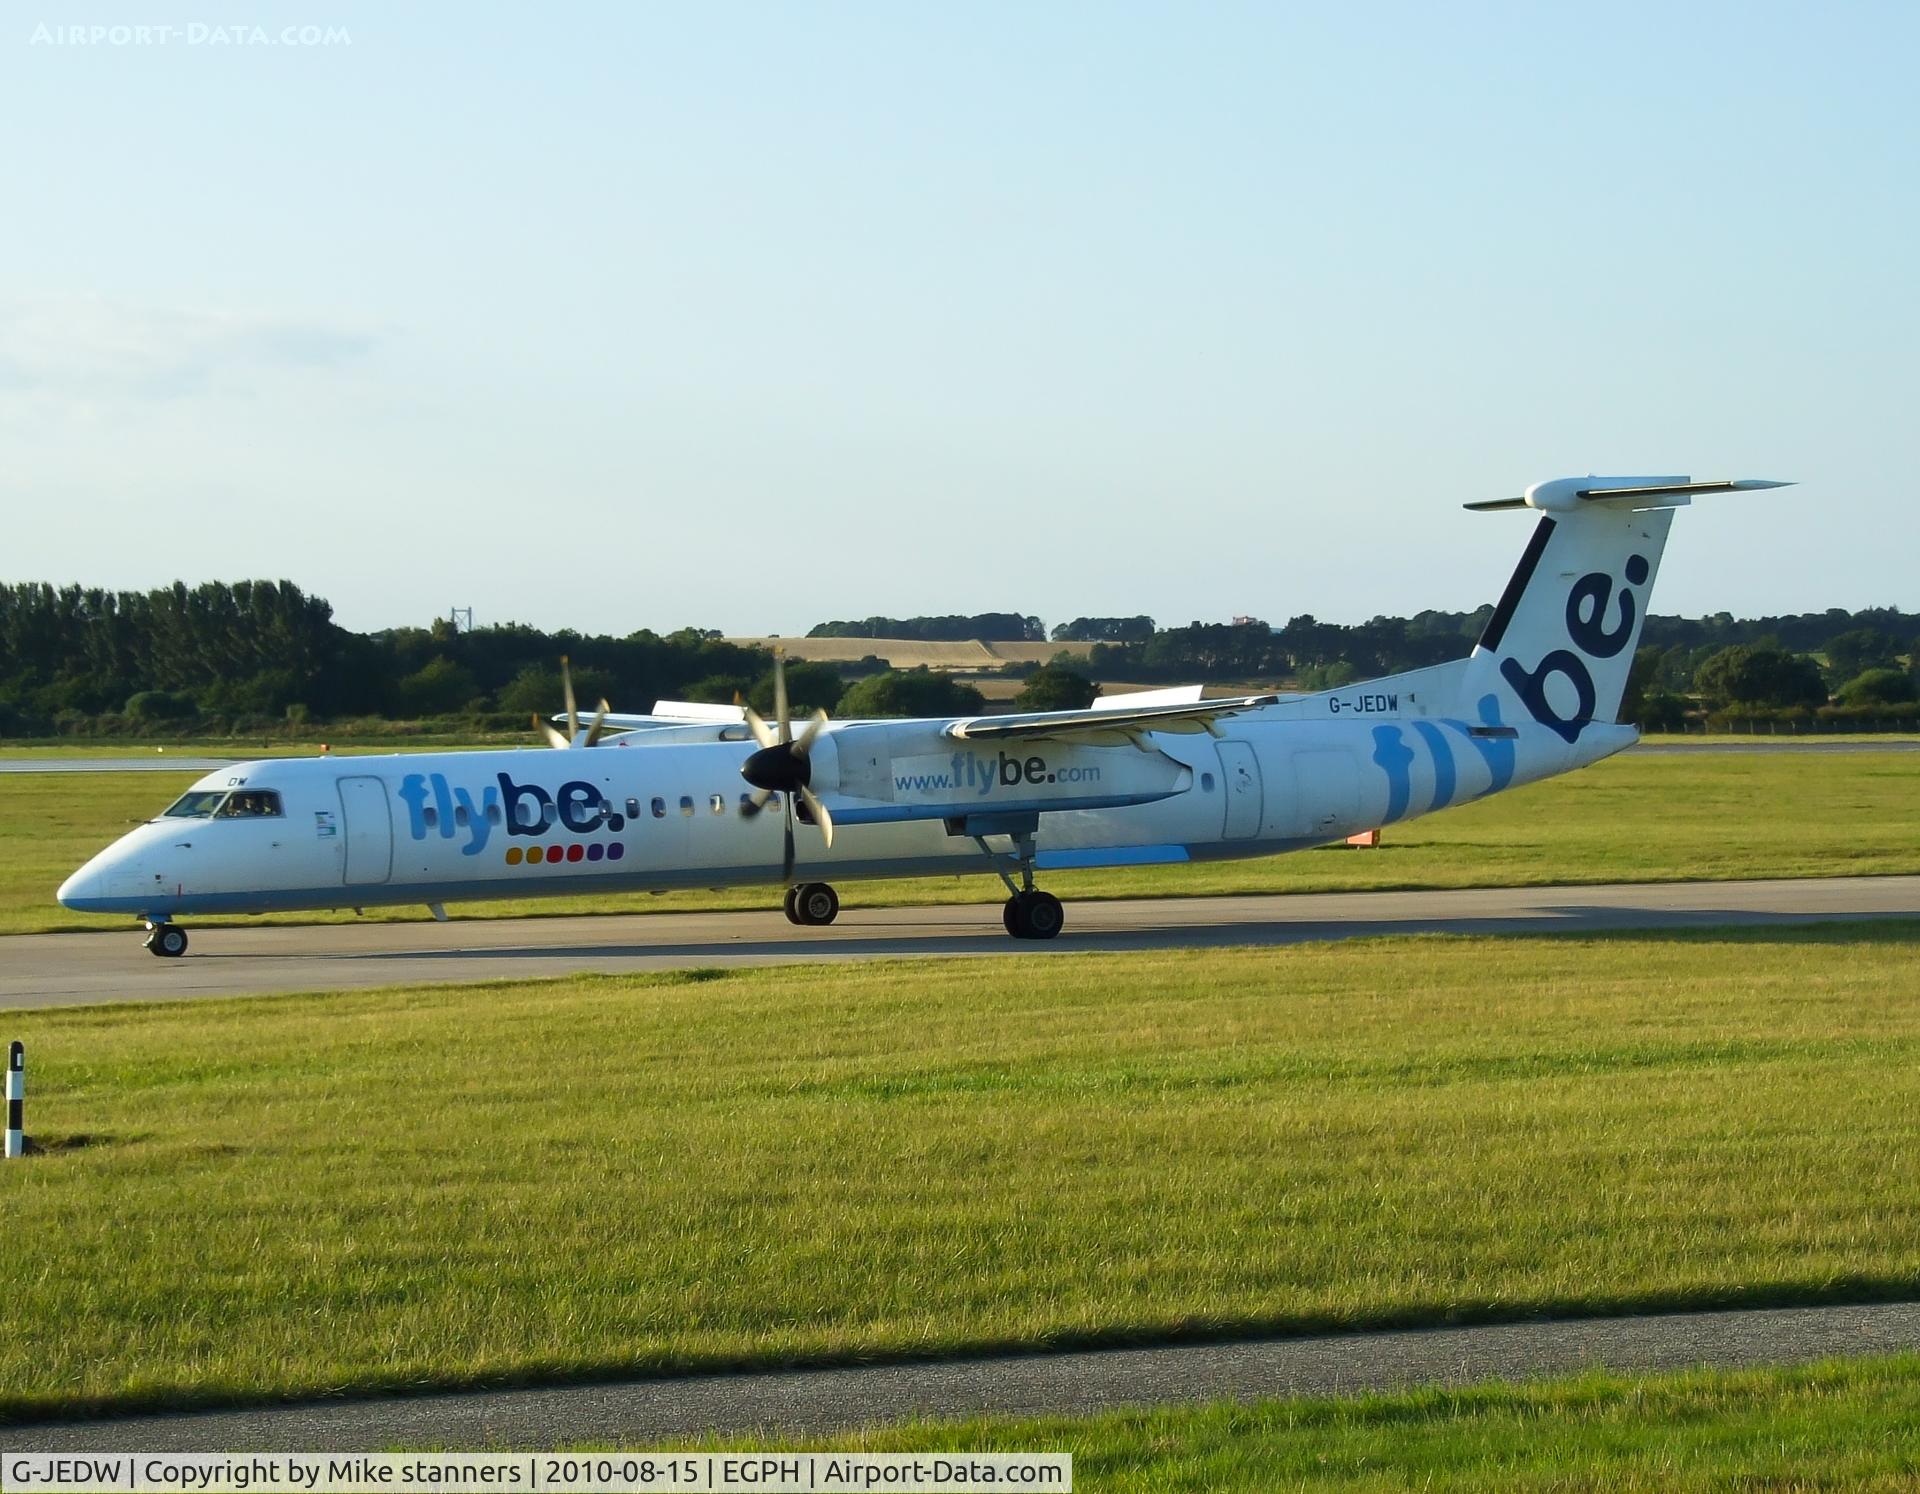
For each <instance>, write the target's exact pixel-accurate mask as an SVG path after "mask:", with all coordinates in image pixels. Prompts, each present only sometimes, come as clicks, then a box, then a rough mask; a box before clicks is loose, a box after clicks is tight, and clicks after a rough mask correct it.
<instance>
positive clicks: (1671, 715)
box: [1620, 690, 1687, 731]
mask: <svg viewBox="0 0 1920 1494" xmlns="http://www.w3.org/2000/svg"><path fill="white" fill-rule="evenodd" d="M1620 714H1621V715H1622V717H1623V718H1625V719H1626V720H1628V721H1631V722H1632V723H1633V724H1634V725H1635V726H1637V727H1639V728H1640V730H1642V731H1681V730H1683V729H1684V728H1685V727H1686V724H1687V703H1686V701H1685V700H1684V699H1682V698H1681V697H1680V696H1678V695H1675V694H1673V693H1672V692H1671V691H1667V690H1653V691H1650V692H1648V693H1647V694H1646V695H1645V696H1643V697H1642V698H1641V700H1640V703H1639V706H1638V708H1637V709H1636V710H1635V711H1634V712H1633V713H1632V714H1631V715H1629V714H1628V713H1627V712H1626V711H1625V709H1624V708H1623V709H1622V711H1621V713H1620Z"/></svg>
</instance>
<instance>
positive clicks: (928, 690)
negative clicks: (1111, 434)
mask: <svg viewBox="0 0 1920 1494" xmlns="http://www.w3.org/2000/svg"><path fill="white" fill-rule="evenodd" d="M1490 610H1491V609H1488V608H1481V609H1478V610H1477V611H1473V612H1444V611H1425V612H1419V613H1416V614H1414V615H1413V616H1412V617H1384V616H1383V617H1375V618H1371V619H1369V620H1368V621H1367V622H1364V623H1357V624H1352V625H1345V624H1339V623H1323V622H1320V621H1319V620H1318V619H1316V618H1314V617H1312V616H1309V615H1305V614H1303V615H1301V616H1298V617H1294V618H1292V619H1290V620H1289V621H1287V622H1286V623H1285V624H1283V625H1281V626H1279V627H1273V626H1271V625H1269V624H1267V623H1265V622H1259V621H1242V622H1237V623H1203V622H1193V623H1189V624H1188V625H1186V626H1184V627H1170V628H1161V627H1158V626H1156V625H1155V624H1154V621H1153V619H1152V618H1150V617H1145V616H1140V617H1128V618H1077V619H1075V620H1074V621H1073V622H1072V623H1069V624H1064V625H1062V626H1061V627H1060V628H1056V629H1054V630H1053V634H1054V638H1055V639H1056V641H1062V642H1064V641H1069V636H1068V635H1072V637H1073V639H1074V640H1075V641H1085V640H1089V639H1091V640H1094V641H1093V646H1092V648H1091V650H1090V658H1089V660H1088V662H1087V663H1086V664H1084V665H1082V664H1077V663H1075V664H1069V663H1067V662H1065V661H1056V662H1055V664H1053V665H1051V666H1048V667H1047V668H1046V669H1044V670H1042V671H1038V672H1035V671H1033V670H1032V669H1030V668H1029V669H1026V670H1024V671H1022V672H1023V674H1025V675H1027V676H1029V677H1028V678H1027V680H1026V685H1027V688H1026V690H1025V692H1024V693H1023V695H1022V697H1021V700H1020V702H1019V704H1021V705H1024V706H1029V707H1031V708H1033V709H1050V708H1059V707H1063V706H1066V705H1070V704H1073V703H1075V702H1079V701H1081V698H1082V697H1083V696H1086V695H1087V694H1088V692H1090V691H1091V689H1092V688H1093V687H1092V685H1091V683H1090V682H1091V680H1094V679H1109V680H1125V681H1129V682H1135V683H1159V682H1163V681H1169V682H1170V681H1181V680H1194V681H1214V682H1222V683H1236V684H1253V683H1260V684H1272V685H1289V686H1292V687H1294V688H1299V689H1323V688H1331V687H1334V686H1338V685H1342V684H1346V683H1350V682H1352V681H1353V680H1356V679H1362V678H1367V677H1370V676H1374V675H1381V674H1393V673H1398V672H1401V671H1404V670H1408V669H1416V668H1420V667H1422V666H1424V665H1428V664H1435V663H1439V662H1441V661H1443V660H1446V659H1450V658H1457V657H1459V656H1460V655H1462V654H1464V653H1466V652H1467V651H1468V650H1469V649H1470V648H1471V647H1472V644H1473V641H1474V639H1475V638H1476V637H1477V636H1478V635H1479V632H1480V630H1481V628H1482V627H1483V626H1484V625H1485V623H1486V620H1487V617H1488V615H1489V613H1490ZM983 624H984V626H976V625H983ZM869 625H872V626H875V627H880V626H883V625H884V626H885V627H886V628H889V629H892V630H894V631H891V632H887V633H871V634H869V633H843V634H840V635H838V636H854V637H866V636H874V637H880V636H889V637H911V638H916V639H930V638H934V637H936V636H939V635H941V634H943V633H944V634H948V635H952V636H965V637H969V638H984V637H986V636H987V634H989V633H992V632H999V633H1000V634H1002V635H1003V636H1002V637H1001V638H1000V639H998V640H991V641H1011V639H1010V638H1009V637H1008V636H1007V635H1011V636H1012V638H1017V639H1020V640H1026V641H1031V640H1034V639H1038V638H1045V637H1046V636H1047V634H1046V630H1045V628H1044V627H1043V626H1042V624H1041V622H1040V619H1039V618H1038V617H1033V616H1026V615H1022V614H1017V613H981V614H977V615H975V616H973V617H968V618H958V617H943V618H942V617H925V618H908V619H886V618H874V619H868V621H867V623H863V624H844V623H842V624H822V625H821V627H819V628H816V629H814V630H813V631H814V634H815V635H816V636H819V635H822V634H823V630H826V629H831V628H853V627H861V628H865V627H867V626H869ZM1916 635H1920V615H1916V614H1913V613H1906V612H1901V611H1898V610H1895V609H1892V608H1868V609H1865V610H1863V611H1859V612H1848V611H1845V610H1843V609H1840V608H1834V609H1830V610H1828V611H1826V612H1820V613H1801V614H1793V615H1787V616H1779V617H1764V618H1751V619H1735V618H1733V617H1731V616H1729V615H1727V614H1725V613H1721V614H1718V615H1715V616H1712V617H1706V618H1681V617H1666V616H1658V615H1656V616H1653V617H1650V618H1648V619H1647V623H1646V627H1645V631H1644V634H1643V639H1642V644H1641V648H1640V651H1639V653H1638V655H1637V656H1636V659H1635V663H1634V670H1633V680H1632V684H1631V686H1630V692H1629V700H1628V706H1629V709H1630V711H1631V712H1633V713H1636V714H1637V715H1638V716H1640V717H1641V718H1643V720H1644V721H1645V722H1647V723H1650V724H1659V723H1663V722H1672V721H1673V720H1675V718H1676V717H1678V716H1681V715H1684V714H1685V713H1687V712H1689V711H1693V712H1698V711H1700V710H1707V711H1719V712H1738V711H1745V712H1746V713H1747V714H1748V715H1752V714H1753V713H1755V712H1773V713H1787V714H1793V713H1800V714H1802V715H1806V714H1810V713H1815V712H1826V713H1830V714H1831V713H1835V712H1840V713H1845V712H1848V711H1852V712H1855V713H1859V714H1864V713H1868V712H1870V711H1873V710H1876V709H1877V710H1878V711H1879V713H1880V714H1882V715H1886V714H1889V713H1891V714H1892V715H1894V716H1900V715H1902V714H1903V713H1907V712H1910V711H1911V709H1912V708H1913V702H1914V696H1915V693H1916V691H1915V683H1914V673H1913V667H1914V659H1915V646H1916V645H1915V640H1916ZM562 655H567V656H569V657H570V658H571V660H572V667H573V673H574V679H575V684H576V687H577V690H578V693H579V696H580V699H581V701H582V703H583V705H590V704H591V703H592V702H594V701H596V700H598V699H600V698H602V697H605V698H606V699H608V700H611V701H613V702H615V704H616V707H617V708H619V709H622V710H627V711H637V710H645V709H647V708H648V707H649V706H650V705H651V704H652V703H653V702H654V701H655V700H657V699H685V700H706V701H728V700H732V699H733V698H734V697H735V696H736V695H738V696H740V697H742V698H745V699H748V700H750V701H752V702H753V703H754V704H755V705H756V706H757V707H758V708H760V709H761V710H763V711H764V710H767V709H770V708H771V706H772V676H771V669H770V660H769V659H768V657H767V654H766V652H765V650H763V649H760V648H755V647H750V646H746V645H740V644H732V643H728V642H726V641H725V640H724V639H722V638H721V637H720V636H719V635H718V634H717V633H713V632H708V631H703V630H700V629H693V628H687V629H682V630H681V631H679V632H675V633H668V634H658V633H654V632H652V631H649V630H642V631H640V632H636V633H631V634H628V635H627V636H625V637H613V636H609V635H604V634H598V635H586V634H580V633H575V632H571V631H560V632H546V631H543V630H541V629H537V628H532V627H528V626H525V625H523V624H518V623H508V624H503V625H500V626H496V627H484V628H479V629H474V630H471V631H461V630H458V629H456V628H454V626H453V625H452V624H451V623H450V622H448V621H446V620H444V619H442V620H438V621H436V622H434V623H433V624H432V625H431V626H430V627H425V628H413V627H409V628H393V629H387V630H384V631H381V632H376V633H365V634H363V633H354V632H351V631H349V630H347V629H344V628H342V627H340V626H339V625H338V624H336V623H335V622H334V621H333V615H332V608H331V607H330V606H329V605H328V604H327V602H326V601H324V600H323V599H321V598H319V597H313V596H308V595H306V594H305V593H304V592H302V591H301V590H300V588H299V587H297V586H295V585H294V584H293V583H292V582H290V581H241V582H233V583H225V582H208V583H206V584H203V585H199V586H192V587H189V586H186V585H184V584H182V583H175V584H174V585H173V586H170V587H161V588H158V589H156V590H153V591H147V592H112V591H105V590H101V589H99V588H83V587H78V586H68V587H54V586H50V585H45V584H42V583H34V582H28V583H23V584H19V585H0V735H9V736H24V735H49V734H55V733H61V732H71V731H90V730H97V731H103V732H106V731H113V730H128V729H131V730H166V729H168V728H169V727H170V726H171V727H172V728H174V729H184V728H185V726H186V725H187V724H189V723H191V724H193V725H195V726H196V727H198V728H199V729H206V730H220V729H226V728H232V729H244V730H254V729H259V728H261V727H263V726H265V725H267V724H270V723H293V724H299V723H302V722H305V721H308V720H312V721H341V720H354V719H362V720H376V721H377V720H385V721H396V720H404V721H415V720H422V719H433V718H459V719H460V720H461V721H463V722H464V723H467V724H471V725H475V726H480V727H485V728H491V729H506V728H510V727H516V726H519V725H522V724H524V723H525V722H526V721H527V718H528V717H529V716H531V715H533V714H536V713H538V714H541V715H545V714H548V713H550V712H552V711H554V710H557V709H558V708H559V706H560V700H561V687H560V676H559V666H558V661H559V658H560V657H561V656H562ZM1816 656H1817V657H1816ZM863 672H864V673H865V674H866V675H867V676H868V677H867V678H862V679H855V680H852V681H850V680H849V679H848V677H847V676H848V674H849V673H856V674H857V673H863ZM789 682H790V685H791V687H792V695H793V699H794V702H795V704H796V706H797V707H798V708H800V709H812V708H813V707H815V706H820V707H824V708H826V709H828V710H832V711H835V712H836V714H842V715H846V714H861V715H893V714H940V713H942V712H947V711H953V712H964V711H970V710H976V709H979V708H980V704H981V702H980V698H979V694H978V692H977V691H975V690H974V689H973V688H972V687H971V686H969V685H967V684H965V683H964V682H962V681H955V680H952V679H949V678H947V677H946V676H944V675H940V674H937V673H934V674H929V673H928V672H926V671H924V670H923V671H913V672H905V673H902V672H898V671H886V672H883V673H875V672H873V671H872V670H871V669H869V670H866V671H861V670H859V669H857V668H856V669H854V670H850V671H849V670H840V669H836V668H834V667H833V666H831V665H824V664H806V663H795V664H794V665H792V666H791V668H790V670H789Z"/></svg>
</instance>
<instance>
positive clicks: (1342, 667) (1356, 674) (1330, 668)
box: [1300, 659, 1360, 690]
mask: <svg viewBox="0 0 1920 1494" xmlns="http://www.w3.org/2000/svg"><path fill="white" fill-rule="evenodd" d="M1359 678H1360V671H1359V670H1357V669H1355V668H1354V667H1353V665H1352V664H1350V663H1348V662H1347V661H1346V660H1345V659H1335V660H1334V661H1333V662H1332V663H1331V664H1309V665H1308V666H1307V667H1306V668H1305V669H1303V670H1301V671H1300V688H1301V689H1302V690H1338V689H1340V688H1341V686H1343V685H1351V684H1352V683H1353V682H1354V681H1355V680H1357V679H1359Z"/></svg>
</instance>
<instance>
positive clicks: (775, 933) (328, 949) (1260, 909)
mask: <svg viewBox="0 0 1920 1494" xmlns="http://www.w3.org/2000/svg"><path fill="white" fill-rule="evenodd" d="M769 901H771V899H769ZM1917 915H1920V877H1808V878H1793V879H1785V880H1780V881H1755V882H1663V883H1651V884H1608V885H1599V886H1591V887H1522V888H1507V887H1483V888H1465V889H1459V890H1451V891H1441V892H1432V891H1424V892H1332V893H1287V894H1280V895H1275V896H1261V897H1190V898H1152V899H1137V900H1127V901H1114V902H1080V903H1070V904H1069V905H1068V907H1067V926H1066V931H1065V932H1064V933H1063V934H1062V935H1061V936H1060V937H1059V938H1058V939H1056V940H1053V941H1052V942H1050V943H1028V942H1026V941H1023V940H1016V939H1009V938H1008V937H1007V935H1006V932H1005V930H1004V929H1003V928H1002V927H1001V923H1000V907H999V905H998V904H997V903H972V904H957V905H951V906H946V907H935V908H855V909H848V910H845V911H843V912H842V913H841V915H840V920H839V922H837V923H835V924H833V925H832V926H831V927H828V928H820V929H813V928H796V927H795V926H793V925H791V924H789V923H787V922H786V920H785V919H784V918H783V917H782V916H781V915H780V914H779V913H778V912H777V911H774V910H772V909H771V908H770V909H769V910H768V911H766V912H729V913H636V914H611V915H601V916H593V917H566V918H524V919H499V920H481V919H472V920H455V921H453V922H451V923H444V924H443V923H434V922H431V921H428V920H427V919H426V916H425V914H424V913H423V914H422V921H421V922H420V923H417V924H407V923H373V924H317V925H306V926H291V925H256V926H254V927H249V928H206V929H200V930H191V929H190V935H191V940H192V944H191V948H190V950H189V952H188V954H187V955H186V956H185V957H184V958H182V959H174V960H163V959H156V958H154V957H153V956H151V955H149V954H148V953H147V952H146V951H145V950H144V949H142V948H141V935H140V933H139V930H138V928H137V927H130V928H129V929H128V930H127V931H126V932H113V933H93V934H15V935H9V936H7V937H5V938H0V1009H7V1008H12V1009H20V1008H26V1007H39V1006H81V1005H89V1004H98V1003H106V1002H119V1001H153V1000H163V999H167V998H178V997H195V996H247V995H258V994H262V993H266V992H281V991H319V990H351V989H355V988H360V987H366V986H381V985H400V984H412V983H418V982H427V981H480V980H504V979H528V978H533V977H539V976H556V975H571V974H576V973H579V972H583V971H592V972H603V973H619V972H625V971H655V970H679V969H688V968H693V967H702V966H705V967H734V966H746V965H783V964H792V963H796V962H807V961H821V960H874V959H900V958H905V957H909V956H914V955H977V956H992V955H1009V954H1072V953H1079V952H1085V951H1089V950H1104V951H1124V950H1156V949H1207V948H1219V947H1223V946H1230V945H1287V944H1298V943H1302V942H1305V941H1308V940H1317V939H1348V938H1355V937H1360V936H1364V935H1371V934H1416V933H1455V934H1537V933H1597V932H1604V931H1617V930H1626V929H1680V928H1708V927H1714V926H1718V925H1727V924H1776V925H1787V924H1796V923H1811V922H1821V921H1827V920H1834V919H1841V920H1846V919H1871V918H1888V917H1900V916H1907V917H1913V916H1917Z"/></svg>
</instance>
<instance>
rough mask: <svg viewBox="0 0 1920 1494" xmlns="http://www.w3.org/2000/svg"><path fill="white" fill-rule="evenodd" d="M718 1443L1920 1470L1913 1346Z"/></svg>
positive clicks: (1406, 1471)
mask: <svg viewBox="0 0 1920 1494" xmlns="http://www.w3.org/2000/svg"><path fill="white" fill-rule="evenodd" d="M675 1445H676V1446H677V1447H684V1446H686V1444H685V1443H684V1442H683V1443H679V1444H675ZM701 1445H703V1446H704V1445H707V1444H701ZM711 1445H712V1446H713V1447H716V1448H720V1447H740V1448H748V1449H756V1450H757V1449H763V1448H767V1449H770V1450H779V1449H780V1448H782V1447H792V1448H796V1449H798V1448H806V1449H817V1450H820V1451H837V1450H844V1451H858V1452H873V1453H896V1452H926V1453H939V1452H985V1451H992V1452H1070V1453H1072V1454H1073V1460H1074V1468H1073V1471H1074V1487H1075V1488H1076V1489H1080V1490H1084V1491H1089V1494H1096V1491H1097V1494H1125V1491H1129V1490H1152V1491H1155V1494H1159V1491H1163V1490H1173V1491H1179V1490H1204V1491H1209V1494H1212V1491H1226V1490H1258V1491H1262V1494H1264V1491H1268V1490H1276V1489H1301V1490H1323V1491H1330V1494H1331V1491H1351V1494H1360V1491H1367V1490H1389V1489H1391V1490H1400V1489H1409V1488H1414V1489H1424V1490H1434V1491H1446V1490H1473V1491H1479V1490H1484V1489H1511V1490H1538V1491H1546V1490H1563V1491H1564V1490H1585V1489H1594V1490H1598V1489H1606V1490H1615V1491H1622V1490H1624V1491H1634V1490H1658V1491H1661V1494H1668V1491H1675V1490H1678V1491H1687V1490H1709V1489H1713V1490H1720V1489H1728V1488H1739V1489H1760V1488H1764V1489H1776V1490H1788V1489H1837V1488H1845V1489H1864V1490H1871V1489H1888V1490H1895V1489H1899V1490H1910V1489H1912V1488H1914V1487H1915V1485H1916V1484H1920V1356H1915V1355H1910V1354H1903V1355H1891V1356H1885V1357H1874V1358H1868V1359H1851V1360H1840V1361H1834V1362H1829V1363H1826V1364H1818V1365H1807V1366H1800V1367H1793V1368H1783V1369H1756V1370H1738V1371H1730V1370H1719V1371H1709V1370H1693V1371H1687V1372H1684V1373H1674V1374H1658V1375H1654V1374H1648V1375H1614V1374H1602V1373H1590V1374H1585V1375H1581V1376H1579V1377H1577V1378H1571V1379H1559V1380H1548V1381H1539V1382H1534V1383H1530V1384H1522V1385H1513V1384H1493V1385H1483V1386H1475V1387H1472V1388H1469V1389H1461V1390H1411V1391H1402V1392H1399V1393H1396V1394H1390V1395H1369V1396H1355V1397H1346V1398H1339V1399H1334V1398H1327V1399H1302V1400H1276V1401H1263V1402H1258V1403H1255V1404H1252V1405H1245V1406H1242V1405H1233V1404H1229V1403H1219V1404H1214V1405H1207V1406H1194V1407H1181V1408H1176V1409H1168V1410H1156V1411H1123V1412H1113V1413H1109V1414H1107V1415H1102V1416H1090V1417H1079V1418H1069V1417H1049V1418H1032V1419H1013V1418H998V1417H990V1418H983V1419H980V1420H975V1421H967V1422H956V1423H948V1424H935V1425H927V1424H921V1425H913V1426H904V1427H887V1428H878V1429H875V1430H872V1431H867V1432H861V1433H857V1434H854V1435H850V1436H839V1437H824V1438H823V1437H808V1438H806V1439H804V1440H803V1441H793V1442H786V1441H778V1440H777V1441H774V1442H772V1443H771V1444H770V1443H769V1441H768V1439H767V1438H766V1437H764V1436H760V1437H754V1438H751V1439H745V1440H740V1441H737V1442H736V1441H728V1442H725V1443H718V1442H716V1443H713V1444H711Z"/></svg>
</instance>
